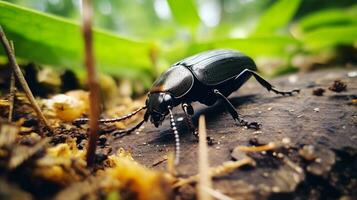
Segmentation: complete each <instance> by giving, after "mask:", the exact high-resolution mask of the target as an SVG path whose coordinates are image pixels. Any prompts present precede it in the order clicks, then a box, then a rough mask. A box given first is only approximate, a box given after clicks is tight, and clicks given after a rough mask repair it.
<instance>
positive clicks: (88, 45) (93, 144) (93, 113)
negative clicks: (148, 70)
mask: <svg viewBox="0 0 357 200" xmlns="http://www.w3.org/2000/svg"><path fill="white" fill-rule="evenodd" d="M82 5H83V27H82V34H83V39H84V48H85V49H84V51H85V65H86V68H87V79H88V86H89V92H90V95H89V101H90V102H89V104H90V110H89V119H90V121H89V142H88V148H87V166H88V167H91V166H92V165H93V163H94V157H95V150H96V148H97V140H98V134H97V132H98V130H99V125H98V119H99V114H100V109H99V105H100V96H99V95H100V91H99V84H98V77H97V72H96V69H95V66H94V55H93V45H92V6H91V1H90V0H83V4H82Z"/></svg>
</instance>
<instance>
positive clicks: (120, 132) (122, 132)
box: [113, 120, 145, 139]
mask: <svg viewBox="0 0 357 200" xmlns="http://www.w3.org/2000/svg"><path fill="white" fill-rule="evenodd" d="M144 122H145V120H142V121H141V122H139V123H138V124H137V125H135V126H133V127H130V128H128V129H125V130H117V131H114V132H113V135H114V136H115V139H118V138H121V137H123V136H125V135H129V134H130V133H132V132H133V131H134V130H136V129H138V128H140V127H141V126H142V125H143V124H144Z"/></svg>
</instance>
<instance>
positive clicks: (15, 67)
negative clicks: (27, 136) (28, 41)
mask: <svg viewBox="0 0 357 200" xmlns="http://www.w3.org/2000/svg"><path fill="white" fill-rule="evenodd" d="M0 37H1V43H2V45H3V46H4V49H5V52H6V54H7V57H8V59H9V63H10V66H11V67H12V71H13V72H14V73H15V75H16V77H17V79H18V81H19V82H20V85H21V87H22V88H23V90H24V92H25V94H26V96H27V98H28V100H29V101H30V103H31V106H32V108H33V109H34V110H35V112H36V114H37V116H38V117H39V118H40V120H41V121H42V122H43V123H44V125H45V126H46V127H47V128H48V129H49V130H51V127H50V126H49V124H48V122H47V120H46V118H45V116H44V115H43V113H42V111H41V109H40V107H39V106H38V104H37V102H36V100H35V97H34V96H33V94H32V92H31V90H30V87H29V86H28V85H27V82H26V80H25V77H24V75H23V74H22V72H21V69H20V67H19V65H18V64H17V62H16V58H15V54H14V51H13V49H12V48H11V46H10V43H9V41H8V40H7V38H6V35H5V33H4V30H3V29H2V26H1V25H0ZM40 135H41V136H42V137H43V136H44V134H43V133H42V132H41V133H40Z"/></svg>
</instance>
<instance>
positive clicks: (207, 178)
mask: <svg viewBox="0 0 357 200" xmlns="http://www.w3.org/2000/svg"><path fill="white" fill-rule="evenodd" d="M198 132H199V135H198V136H199V137H198V139H199V140H198V142H199V143H198V173H199V179H198V187H197V190H198V191H197V199H199V200H205V199H207V200H210V199H212V198H211V195H210V194H208V193H207V192H206V191H205V188H210V189H211V188H212V180H211V174H210V173H209V163H208V148H207V132H206V121H205V116H204V115H201V116H200V118H199V121H198Z"/></svg>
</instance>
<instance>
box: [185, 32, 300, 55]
mask: <svg viewBox="0 0 357 200" xmlns="http://www.w3.org/2000/svg"><path fill="white" fill-rule="evenodd" d="M299 45H300V43H299V42H298V41H297V40H295V39H294V38H292V37H288V36H269V37H252V38H229V39H223V40H214V41H208V42H201V43H195V44H193V45H191V46H190V48H189V50H188V51H189V54H193V53H197V52H200V51H204V50H209V49H216V48H228V49H236V50H239V51H241V52H243V53H245V54H247V55H249V56H252V57H259V56H271V57H283V56H287V55H291V54H292V53H293V52H295V51H296V50H297V49H298V47H299Z"/></svg>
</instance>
